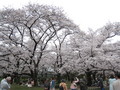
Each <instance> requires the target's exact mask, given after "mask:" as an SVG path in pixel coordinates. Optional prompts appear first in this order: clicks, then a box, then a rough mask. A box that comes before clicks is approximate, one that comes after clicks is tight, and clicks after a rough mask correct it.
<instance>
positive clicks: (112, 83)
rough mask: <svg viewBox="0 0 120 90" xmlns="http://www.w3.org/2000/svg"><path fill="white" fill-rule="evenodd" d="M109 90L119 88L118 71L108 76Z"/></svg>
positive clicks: (118, 89) (119, 76) (119, 75)
mask: <svg viewBox="0 0 120 90" xmlns="http://www.w3.org/2000/svg"><path fill="white" fill-rule="evenodd" d="M109 90H120V73H117V74H116V75H115V77H114V75H111V76H110V79H109Z"/></svg>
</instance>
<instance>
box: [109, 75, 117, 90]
mask: <svg viewBox="0 0 120 90" xmlns="http://www.w3.org/2000/svg"><path fill="white" fill-rule="evenodd" d="M114 81H116V78H115V77H114V75H113V74H111V76H110V79H109V90H113V86H112V84H113V82H114Z"/></svg>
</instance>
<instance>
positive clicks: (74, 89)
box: [70, 77, 79, 90]
mask: <svg viewBox="0 0 120 90" xmlns="http://www.w3.org/2000/svg"><path fill="white" fill-rule="evenodd" d="M77 82H79V79H78V78H77V77H76V80H73V81H72V83H71V85H70V90H77V84H76V83H77Z"/></svg>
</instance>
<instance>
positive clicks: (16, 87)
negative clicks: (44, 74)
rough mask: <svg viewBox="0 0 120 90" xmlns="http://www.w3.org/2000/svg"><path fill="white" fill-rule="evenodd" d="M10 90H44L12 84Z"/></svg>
mask: <svg viewBox="0 0 120 90" xmlns="http://www.w3.org/2000/svg"><path fill="white" fill-rule="evenodd" d="M11 90H44V89H43V88H41V87H31V88H29V87H26V86H20V85H15V84H13V85H12V86H11ZM56 90H59V89H56ZM78 90H79V89H78ZM88 90H100V88H98V87H89V88H88ZM105 90H109V89H108V88H105Z"/></svg>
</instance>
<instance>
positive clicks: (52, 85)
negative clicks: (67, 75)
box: [44, 78, 55, 90]
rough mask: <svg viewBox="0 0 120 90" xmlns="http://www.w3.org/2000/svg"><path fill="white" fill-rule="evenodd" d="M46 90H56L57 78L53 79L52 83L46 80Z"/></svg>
mask: <svg viewBox="0 0 120 90" xmlns="http://www.w3.org/2000/svg"><path fill="white" fill-rule="evenodd" d="M44 90H55V78H51V80H50V81H49V80H48V79H46V81H45V82H44Z"/></svg>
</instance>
